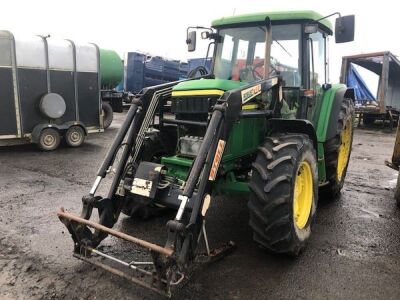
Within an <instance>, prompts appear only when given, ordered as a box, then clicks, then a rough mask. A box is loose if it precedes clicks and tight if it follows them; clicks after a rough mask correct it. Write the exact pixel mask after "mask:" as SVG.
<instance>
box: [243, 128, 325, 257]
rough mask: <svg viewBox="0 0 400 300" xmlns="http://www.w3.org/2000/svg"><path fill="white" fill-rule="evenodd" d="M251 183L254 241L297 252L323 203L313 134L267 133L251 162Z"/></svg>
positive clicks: (264, 246) (289, 252)
mask: <svg viewBox="0 0 400 300" xmlns="http://www.w3.org/2000/svg"><path fill="white" fill-rule="evenodd" d="M249 188H250V192H251V193H250V199H249V202H248V208H249V211H250V222H249V225H250V227H251V228H252V229H253V239H254V241H255V242H256V243H257V244H259V245H260V246H261V247H263V248H265V249H267V250H269V251H272V252H275V253H284V254H289V255H298V254H299V252H300V251H301V250H302V249H303V248H304V246H305V243H306V241H307V240H308V238H309V237H310V233H311V225H312V222H313V219H314V216H315V212H316V207H317V202H318V174H317V158H316V153H315V150H314V147H313V143H312V141H311V140H310V139H309V137H308V136H306V135H302V134H299V135H297V134H296V135H291V134H290V135H284V136H276V137H270V138H267V140H266V142H265V143H264V145H263V146H261V147H260V148H259V151H258V154H257V157H256V160H255V161H254V163H253V164H252V175H251V179H250V182H249Z"/></svg>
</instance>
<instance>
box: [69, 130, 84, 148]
mask: <svg viewBox="0 0 400 300" xmlns="http://www.w3.org/2000/svg"><path fill="white" fill-rule="evenodd" d="M64 139H65V142H66V143H67V145H68V146H70V147H79V146H80V145H82V144H83V142H84V141H85V132H84V131H83V129H82V127H80V126H71V127H70V128H68V130H67V132H66V133H65V137H64Z"/></svg>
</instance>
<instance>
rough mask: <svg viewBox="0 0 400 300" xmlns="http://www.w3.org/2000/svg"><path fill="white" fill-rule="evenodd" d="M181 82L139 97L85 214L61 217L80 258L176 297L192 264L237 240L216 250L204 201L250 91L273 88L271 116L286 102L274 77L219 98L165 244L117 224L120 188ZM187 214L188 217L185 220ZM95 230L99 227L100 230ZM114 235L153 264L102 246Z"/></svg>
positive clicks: (211, 257) (213, 256) (219, 253)
mask: <svg viewBox="0 0 400 300" xmlns="http://www.w3.org/2000/svg"><path fill="white" fill-rule="evenodd" d="M209 76H210V75H207V76H204V77H209ZM197 79H199V78H197ZM177 83H178V82H173V83H167V84H163V85H160V86H155V87H151V88H146V89H144V90H143V91H142V92H141V93H140V94H139V95H137V96H136V98H135V99H134V100H133V103H132V106H131V108H130V109H129V112H128V114H127V116H126V120H125V121H124V123H123V124H122V126H121V129H120V130H119V132H118V134H117V136H116V138H115V140H114V142H113V144H112V146H111V148H110V150H109V151H108V153H107V155H106V157H105V159H104V161H103V163H102V165H101V167H100V169H99V171H98V173H97V177H96V180H95V182H94V184H93V187H92V189H91V190H90V193H89V194H88V195H86V196H84V197H83V198H82V203H83V206H82V212H81V215H80V216H76V215H73V214H71V213H69V212H66V211H65V210H64V209H63V208H61V209H60V211H59V212H58V217H59V218H60V220H61V222H62V223H63V224H64V225H65V226H66V227H67V229H68V231H69V232H70V234H71V236H72V239H73V241H74V256H75V257H77V258H79V259H81V260H83V261H85V262H89V263H92V264H94V265H96V266H98V267H100V268H102V269H104V270H106V271H109V272H111V273H113V274H116V275H119V276H121V277H124V278H126V279H128V280H130V281H132V282H134V283H136V284H138V285H140V286H142V287H145V288H149V289H151V290H152V291H154V292H157V293H159V294H161V295H164V296H171V287H172V286H174V285H178V284H180V283H181V282H182V281H183V279H184V277H185V270H187V268H188V266H190V263H191V262H196V261H198V262H199V261H202V262H204V261H212V260H215V259H217V258H220V257H222V256H224V255H225V254H227V253H229V252H230V251H231V250H232V249H233V248H234V246H235V245H234V244H233V242H229V243H227V244H225V245H224V246H223V247H221V248H219V249H215V250H210V249H209V247H208V241H207V235H206V231H205V214H206V211H207V207H208V205H209V201H204V199H205V198H207V197H210V196H209V194H210V191H211V182H212V181H213V180H215V177H216V176H217V173H218V166H219V160H220V157H219V159H218V156H221V155H222V153H221V152H220V149H219V150H218V149H217V148H219V147H221V141H222V143H224V142H225V141H226V140H227V138H228V136H229V132H230V129H231V127H232V125H233V123H234V122H236V121H238V120H239V119H240V117H241V110H242V104H243V103H244V102H246V101H248V100H249V91H251V90H256V91H259V92H258V93H257V95H259V94H260V93H263V92H267V91H271V92H272V99H273V100H272V101H273V103H274V104H273V105H272V106H271V107H273V110H265V111H260V112H259V113H260V115H262V116H265V117H266V118H272V117H274V116H277V112H278V111H279V110H280V105H281V99H280V95H281V94H282V93H281V84H280V79H279V78H278V77H272V78H269V79H264V80H260V81H257V82H255V83H252V84H250V85H247V86H244V87H242V88H239V89H236V90H232V91H227V92H225V93H224V94H223V95H222V96H221V97H220V98H219V99H218V101H217V103H216V104H215V105H214V107H213V111H212V114H211V118H210V119H209V122H208V126H207V130H206V133H205V136H204V139H203V143H202V144H201V147H200V149H199V152H198V155H197V156H196V158H195V160H194V162H193V164H192V167H191V169H190V172H189V175H188V177H187V180H186V182H185V185H184V187H183V189H182V190H181V194H180V195H179V196H178V199H179V200H180V206H179V209H178V211H177V214H176V217H175V219H173V220H170V221H169V222H168V223H167V241H166V243H165V246H164V247H162V246H159V245H156V244H153V243H150V242H147V241H144V240H142V239H139V238H136V237H133V236H130V235H127V234H124V233H122V232H119V231H116V230H113V229H111V228H112V227H113V226H114V224H115V223H116V222H117V220H118V217H119V215H120V212H121V209H122V206H123V205H124V201H125V198H124V197H123V195H121V194H120V193H119V192H118V189H119V186H120V183H121V181H122V180H123V179H124V176H125V173H126V168H127V166H128V165H131V164H134V163H136V162H137V161H138V159H139V156H140V151H141V148H142V146H143V139H144V134H145V133H146V131H147V130H148V128H149V126H150V122H151V120H153V118H154V116H155V112H156V109H157V108H158V107H159V105H163V103H164V102H165V101H166V100H167V99H169V98H170V97H171V92H172V87H173V86H174V85H176V84H177ZM255 96H256V95H255ZM122 147H123V150H122V156H121V158H120V161H119V164H118V165H117V167H116V173H115V176H114V178H113V181H112V184H111V187H110V190H109V192H108V195H107V197H105V198H102V197H100V196H95V193H96V190H97V188H98V186H99V184H100V182H101V180H102V179H103V178H104V177H105V176H106V175H107V173H108V170H109V169H110V168H111V167H112V166H113V164H114V160H115V157H116V155H117V153H118V151H119V150H120V149H121V148H122ZM222 151H223V149H222ZM189 202H192V203H191V207H192V209H191V211H189V209H187V207H186V206H187V204H188V203H189ZM206 202H207V203H206ZM205 203H206V204H205ZM205 206H207V207H205ZM93 208H97V209H98V213H99V222H98V223H96V222H93V221H90V220H89V219H90V217H91V215H92V211H93ZM184 214H185V216H186V218H183V215H184ZM89 228H92V229H94V231H92V230H90V229H89ZM109 234H110V235H113V236H115V237H118V238H121V239H123V240H125V241H128V242H131V243H134V244H136V245H139V246H142V247H144V248H147V249H148V250H149V251H150V254H151V257H152V262H131V263H127V262H124V261H122V260H119V259H117V258H115V257H112V256H110V255H108V254H105V253H102V252H101V251H99V250H98V249H96V247H97V246H98V245H99V244H100V242H101V241H102V240H103V239H104V238H106V237H107V235H109ZM201 237H203V238H204V241H205V243H206V248H207V253H206V254H205V255H199V254H198V253H197V248H198V244H199V242H200V239H201ZM94 256H100V257H102V258H105V259H109V260H111V261H113V262H114V263H117V264H118V265H119V266H124V267H127V269H130V270H128V271H129V272H126V271H122V270H120V269H118V268H114V267H111V266H110V265H106V264H104V263H102V262H100V261H99V260H96V259H95V258H94ZM146 264H147V265H150V266H151V268H152V270H151V271H149V270H148V269H145V268H142V265H146ZM125 270H126V269H125ZM144 277H146V278H150V282H146V281H145V280H143V278H144Z"/></svg>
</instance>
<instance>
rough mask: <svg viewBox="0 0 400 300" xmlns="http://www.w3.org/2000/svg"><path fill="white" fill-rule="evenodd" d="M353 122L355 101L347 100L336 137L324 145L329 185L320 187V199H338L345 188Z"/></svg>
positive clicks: (341, 111) (341, 109) (340, 116)
mask: <svg viewBox="0 0 400 300" xmlns="http://www.w3.org/2000/svg"><path fill="white" fill-rule="evenodd" d="M353 120H354V105H353V100H351V99H349V98H345V99H343V103H342V107H341V108H340V112H339V118H338V123H337V130H336V135H335V136H334V137H333V138H331V139H329V140H327V141H326V142H325V144H324V150H325V168H326V179H327V180H328V184H326V185H324V186H321V187H320V189H319V193H320V197H319V198H320V199H324V200H325V199H326V200H334V199H336V198H337V196H338V195H339V193H340V190H341V189H342V187H343V184H344V179H345V177H346V174H347V167H348V166H349V161H350V154H351V147H352V144H353Z"/></svg>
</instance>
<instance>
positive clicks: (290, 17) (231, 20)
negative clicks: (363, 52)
mask: <svg viewBox="0 0 400 300" xmlns="http://www.w3.org/2000/svg"><path fill="white" fill-rule="evenodd" d="M267 17H268V18H269V19H270V20H271V22H284V21H317V20H319V19H321V18H323V16H322V15H321V14H319V13H317V12H315V11H312V10H299V11H274V12H263V13H254V14H245V15H238V16H230V17H223V18H220V19H216V20H214V21H213V22H212V26H213V27H225V26H226V27H229V26H232V25H237V24H244V23H259V22H264V21H265V19H266V18H267ZM318 23H319V24H320V25H322V27H324V29H325V30H326V31H327V32H328V33H329V34H332V32H333V31H332V30H333V29H332V23H331V22H330V21H329V20H328V19H324V20H321V21H319V22H318Z"/></svg>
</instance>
